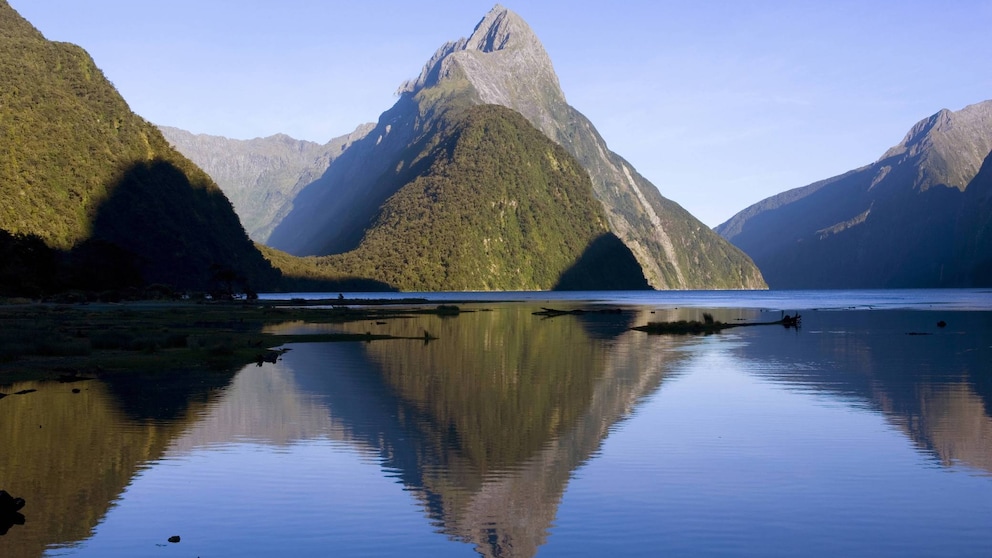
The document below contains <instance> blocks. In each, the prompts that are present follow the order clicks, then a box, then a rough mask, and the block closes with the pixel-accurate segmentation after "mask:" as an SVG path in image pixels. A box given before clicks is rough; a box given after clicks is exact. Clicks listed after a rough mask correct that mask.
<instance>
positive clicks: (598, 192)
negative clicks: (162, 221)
mask: <svg viewBox="0 0 992 558" xmlns="http://www.w3.org/2000/svg"><path fill="white" fill-rule="evenodd" d="M477 105H500V106H503V107H506V108H509V109H512V110H514V111H516V112H519V113H520V114H521V115H523V116H524V117H525V118H526V120H527V121H528V122H529V123H530V124H531V125H532V126H533V127H535V128H536V129H537V130H539V131H540V132H541V133H543V134H544V135H546V136H547V137H548V138H550V139H551V140H553V141H554V142H556V143H557V144H559V145H560V146H561V147H563V148H564V149H565V151H566V152H567V153H568V155H569V156H570V157H574V158H575V159H576V160H577V161H578V162H579V164H581V166H582V168H584V169H585V171H586V173H587V174H588V176H589V178H590V179H591V182H590V185H591V189H592V195H593V196H594V197H595V199H596V200H598V203H599V204H600V205H601V207H602V215H604V218H605V226H606V230H605V231H603V232H609V233H611V234H612V235H614V236H615V237H616V238H619V240H620V241H621V242H620V243H613V242H610V243H609V244H610V245H611V246H619V245H621V244H622V245H623V250H621V251H620V252H621V254H620V256H619V257H621V259H623V258H625V257H626V255H625V253H626V252H629V253H631V254H633V257H634V258H635V259H636V261H637V262H638V265H639V267H640V268H641V270H642V274H643V276H644V277H646V279H647V281H648V283H649V284H650V285H651V286H653V287H655V288H673V289H691V288H697V289H711V288H726V289H740V288H763V287H764V286H765V283H764V281H763V280H762V278H761V274H760V272H759V271H758V270H757V268H756V267H755V266H754V265H753V263H752V262H751V261H750V259H749V258H748V257H747V256H745V255H744V254H743V253H742V252H741V251H740V250H738V249H736V248H735V247H733V246H732V245H731V244H730V243H728V242H726V241H725V240H724V239H722V238H720V237H719V236H718V235H717V234H715V233H714V232H713V231H712V230H711V229H709V228H708V227H706V226H705V225H703V224H702V223H701V222H699V221H698V220H697V219H695V218H694V217H692V215H690V214H689V213H688V212H686V211H685V210H684V209H682V208H681V207H679V206H678V205H677V204H675V203H673V202H671V201H669V200H667V199H665V198H664V197H662V196H661V195H660V194H659V193H658V190H657V188H655V187H654V186H653V185H652V184H651V183H649V182H648V181H647V180H645V179H644V178H643V177H641V176H640V175H639V174H637V172H636V170H634V169H633V168H632V167H631V166H630V164H629V163H627V162H626V161H624V160H623V159H622V158H621V157H619V156H618V155H616V154H614V153H612V152H611V151H609V150H608V149H607V147H606V144H605V142H604V141H603V139H602V138H601V137H600V136H599V134H598V133H597V132H596V130H595V128H594V127H593V125H592V124H591V123H590V122H589V121H588V119H586V118H585V117H584V116H583V115H582V114H580V113H579V112H578V111H576V110H575V109H574V108H572V107H571V106H569V105H568V103H567V102H566V101H565V96H564V93H563V92H562V91H561V88H560V87H559V84H558V79H557V76H556V75H555V73H554V69H553V67H552V65H551V61H550V59H549V58H548V55H547V53H546V52H545V51H544V48H543V47H542V45H541V43H540V41H539V40H538V39H537V37H536V36H535V35H534V33H533V32H532V31H531V29H530V28H529V27H528V25H527V24H526V23H525V22H524V21H523V20H522V19H521V18H520V17H519V16H517V15H516V14H515V13H513V12H511V11H509V10H507V9H505V8H503V7H501V6H496V7H495V8H494V9H493V10H492V11H490V12H489V14H487V15H486V16H485V18H484V19H483V20H482V21H481V22H480V23H479V24H478V25H477V26H476V28H475V31H474V32H473V33H472V35H471V36H470V37H469V38H468V39H460V40H459V41H456V42H452V43H448V44H446V45H444V46H442V47H441V48H440V49H439V50H438V51H437V53H435V55H434V56H433V57H432V58H431V60H430V61H429V62H428V63H427V64H426V65H425V66H424V68H423V70H422V72H421V74H420V76H419V77H418V78H417V79H414V80H411V81H410V82H408V83H405V84H403V85H402V86H401V87H400V90H399V100H398V101H397V102H396V104H395V105H394V106H393V107H392V108H391V109H389V110H388V111H386V112H385V113H383V114H382V116H381V117H380V119H379V121H378V123H377V124H376V125H375V126H374V127H373V128H372V129H371V130H368V129H367V128H360V129H359V130H358V131H356V133H355V134H353V135H352V136H351V137H349V138H347V139H344V140H341V139H339V140H337V141H338V142H339V143H338V145H341V146H342V148H343V149H341V151H340V152H337V151H336V150H332V151H334V154H335V156H334V157H333V158H331V157H330V156H325V155H324V154H323V153H326V150H325V151H321V149H323V148H321V149H317V150H316V151H315V152H312V153H311V155H316V157H315V158H314V160H315V161H319V164H315V165H312V166H310V165H309V164H303V165H302V166H300V167H298V168H301V169H305V170H304V172H305V173H310V175H307V176H302V175H301V178H299V179H297V180H295V181H294V180H293V176H295V175H293V174H292V172H289V166H288V165H285V164H283V163H282V162H275V163H274V168H275V169H277V170H274V171H272V173H271V174H280V173H283V171H285V173H284V175H283V178H282V179H280V180H278V181H277V180H270V179H269V178H266V177H264V176H263V175H265V174H267V173H269V171H268V170H266V169H263V168H262V167H259V168H257V169H255V170H253V171H251V172H250V173H248V175H246V176H245V177H243V178H239V179H238V182H239V184H240V185H241V186H239V187H240V188H243V189H261V191H258V192H257V193H255V194H253V195H251V196H249V197H250V198H252V199H254V200H266V199H269V198H270V197H275V198H278V200H279V201H278V204H279V207H280V209H279V210H277V211H271V212H268V213H266V214H265V215H259V214H258V212H254V210H251V209H247V208H246V209H241V207H242V206H241V204H240V203H239V202H238V201H237V200H238V198H239V194H237V193H235V192H233V190H231V189H229V190H228V191H229V192H231V194H230V195H231V197H232V198H233V199H235V204H236V207H239V212H240V213H241V215H242V218H243V219H244V220H245V221H246V222H248V223H250V224H249V230H251V231H252V232H253V235H255V238H256V239H265V242H266V243H267V244H268V245H269V246H272V247H274V248H277V249H280V250H285V251H287V252H289V253H291V254H296V255H309V256H329V255H340V257H334V258H325V259H321V260H320V264H319V265H321V266H323V267H325V268H327V269H330V268H333V267H335V266H345V267H343V268H337V270H338V271H341V272H345V273H349V274H354V273H357V272H358V271H357V270H361V273H366V272H368V273H374V274H375V275H374V276H373V278H375V279H379V280H386V278H387V277H392V275H390V274H383V273H380V270H382V269H385V268H401V267H406V266H407V264H406V263H405V259H406V258H407V256H408V254H406V253H400V252H398V251H396V250H392V251H387V252H383V251H380V250H378V249H377V250H376V251H375V253H376V254H377V257H384V258H392V259H387V260H377V261H376V263H375V266H374V268H370V267H369V265H367V264H368V262H365V263H363V264H362V265H358V262H359V261H360V260H361V258H360V257H358V254H362V253H369V252H368V248H367V246H365V243H368V242H373V241H374V242H377V243H378V242H381V240H375V239H382V238H383V237H384V235H386V233H384V232H382V231H379V230H378V227H381V226H383V225H384V224H385V223H386V222H388V221H389V219H394V220H396V219H399V220H403V219H413V220H416V219H417V218H418V217H417V216H416V215H408V216H402V217H398V214H397V213H396V211H398V207H397V205H396V204H395V203H392V204H390V200H391V198H393V197H394V196H396V195H397V194H398V193H399V192H401V191H403V189H404V188H405V187H407V186H408V185H409V184H410V183H411V181H413V180H416V179H418V178H426V177H428V175H430V174H431V173H433V172H434V170H435V169H433V168H432V167H433V165H434V164H435V162H436V161H437V160H438V159H436V158H437V157H440V156H442V155H445V154H443V153H441V152H438V151H437V150H434V149H432V148H431V147H432V146H435V145H437V144H440V143H442V142H447V141H450V140H451V138H449V137H447V136H445V133H446V132H447V131H448V130H450V129H452V126H454V127H456V128H457V124H455V123H456V122H458V121H460V119H461V118H463V117H464V115H465V114H466V113H465V111H466V110H468V109H469V108H470V107H473V106H477ZM475 118H476V119H478V118H479V117H478V115H476V117H475ZM499 118H501V119H504V120H505V118H504V116H499ZM166 133H167V134H169V135H170V137H176V138H177V139H176V140H175V141H174V142H173V143H174V145H176V147H177V148H179V149H180V150H183V151H184V152H185V153H186V154H187V155H188V156H189V157H190V158H191V159H193V160H194V161H196V162H197V163H198V164H200V165H202V166H203V167H204V168H206V169H208V170H210V169H212V168H227V169H232V168H235V167H237V166H238V163H237V161H247V160H256V159H259V155H258V153H257V152H253V151H251V150H250V149H249V150H248V151H245V152H240V153H238V154H235V155H233V156H232V157H233V160H232V161H230V162H223V161H220V160H218V159H212V157H213V155H211V149H212V148H205V147H202V146H201V147H197V146H196V145H195V143H190V142H187V141H183V140H182V139H181V136H182V134H181V132H172V131H169V130H168V129H167V130H166ZM218 141H219V140H218ZM265 141H266V142H267V143H266V145H271V144H272V143H274V142H275V141H277V140H274V139H273V138H269V139H267V140H265ZM287 142H288V140H287ZM217 145H220V143H217ZM237 145H238V146H239V147H238V149H240V148H241V147H252V146H248V145H247V144H237ZM310 147H313V146H310ZM488 148H491V149H493V150H495V151H494V152H493V153H492V154H489V155H485V156H486V157H489V156H490V155H498V154H500V153H501V152H502V151H503V150H504V149H505V147H504V146H501V145H495V144H494V145H491V146H488ZM265 149H268V147H266V148H265ZM510 151H512V149H510ZM302 152H303V151H302V150H301V153H302ZM318 152H319V153H318ZM448 155H450V154H448ZM478 155H480V156H483V154H481V153H478ZM263 157H264V155H263ZM325 160H326V161H327V162H328V165H327V167H326V171H325V172H324V174H323V175H322V176H321V177H320V178H319V179H317V180H314V181H313V182H311V183H310V184H308V185H305V186H304V185H303V183H304V182H306V181H307V180H309V176H311V175H312V174H313V173H314V172H316V169H319V168H320V167H321V166H323V162H324V161H325ZM563 160H564V159H563ZM494 161H495V162H494V164H495V165H496V167H495V168H496V169H500V168H501V167H505V166H508V165H512V164H516V162H515V161H512V160H510V159H506V160H500V159H499V158H498V157H497V159H495V160H494ZM518 171H519V169H507V172H508V173H509V174H519V173H518ZM211 172H214V171H211ZM229 174H230V175H231V176H233V175H234V173H229ZM525 174H526V173H525ZM222 175H223V172H220V171H217V172H215V174H214V176H215V177H217V180H218V181H219V182H220V183H221V185H222V186H225V183H227V178H224V177H223V176H222ZM531 178H536V177H531ZM277 182H278V184H277ZM290 184H292V185H291V186H290ZM544 186H545V185H544V184H543V183H541V182H533V183H529V185H526V187H525V188H523V189H522V190H520V191H521V192H524V191H526V190H527V189H528V188H529V189H535V191H536V189H540V188H543V187H544ZM225 187H226V186H225ZM231 188H232V189H233V188H235V186H231ZM481 199H482V198H479V201H481ZM506 201H507V203H515V204H517V205H516V207H524V205H523V202H524V201H525V200H523V199H508V200H506ZM387 206H388V207H387ZM414 206H417V207H421V206H420V205H418V204H413V205H411V206H410V207H414ZM478 209H479V210H480V212H479V215H485V214H487V213H486V211H483V210H487V209H491V208H484V207H481V206H480V207H479V208H478ZM560 209H561V208H559V207H558V206H556V205H554V204H552V205H550V206H547V207H546V208H545V213H544V215H543V216H542V217H541V219H542V220H545V219H546V220H549V221H553V220H558V221H561V220H562V219H565V218H566V217H565V216H566V213H560V212H559V210H560ZM287 210H288V211H287ZM438 216H439V215H437V214H435V217H438ZM387 217H388V218H387ZM449 217H451V216H450V215H449V216H448V217H446V218H445V219H447V222H449V223H450V224H453V221H451V220H450V219H449ZM491 225H495V223H492V222H490V223H486V224H485V226H491ZM460 226H461V227H462V228H461V229H460V232H459V229H458V228H457V227H456V229H455V230H456V233H455V237H457V238H469V237H473V236H478V235H477V234H476V232H474V231H472V230H470V228H469V227H468V224H467V223H462V224H461V225H460ZM474 226H475V227H478V226H480V225H479V224H476V225H474ZM269 231H271V233H270V232H269ZM393 232H394V233H395V231H393ZM463 233H464V234H463ZM386 236H388V235H386ZM393 238H396V237H395V236H394V237H393ZM598 246H599V247H598V248H597V251H599V250H602V246H601V245H598ZM449 248H450V247H448V246H437V245H431V246H430V249H431V250H433V251H432V252H430V253H423V254H421V255H420V257H421V258H422V259H421V260H420V261H435V262H440V263H439V265H441V266H443V267H446V268H452V267H455V266H458V265H461V262H459V263H456V262H454V261H452V260H450V259H449V258H451V257H456V256H455V255H454V254H452V253H447V254H446V253H444V252H445V251H446V250H448V249H449ZM580 252H585V250H580ZM481 253H483V252H481V251H480V250H478V249H477V250H474V251H471V252H468V253H463V254H460V255H458V256H457V257H459V258H469V259H471V258H474V257H475V255H476V254H481ZM349 254H352V255H349ZM531 260H533V257H532V258H531ZM470 263H472V262H466V263H465V265H469V264H470ZM490 263H492V262H490ZM474 264H478V265H481V261H480V262H474ZM519 265H520V263H519V262H516V261H510V260H505V261H501V262H499V264H498V266H499V267H501V268H505V269H514V268H516V267H518V266H519ZM354 266H357V267H354ZM524 267H526V266H524ZM499 283H500V284H504V283H502V282H499ZM414 284H420V283H417V282H413V283H407V282H402V283H400V284H398V285H397V286H399V287H401V288H410V287H412V285H414ZM428 284H432V285H437V288H445V289H447V288H456V285H457V288H492V287H491V286H488V285H490V283H478V284H463V283H434V282H431V281H429V282H428ZM554 284H557V280H553V281H552V282H551V283H550V284H548V283H547V282H546V281H545V282H541V283H539V284H534V283H531V282H530V281H529V280H524V279H521V281H520V282H519V284H517V285H516V286H515V287H516V288H525V287H526V288H550V287H551V286H552V285H554ZM611 286H613V285H610V284H600V285H598V288H610V287H611ZM507 288H509V286H508V287H507ZM614 288H615V286H614Z"/></svg>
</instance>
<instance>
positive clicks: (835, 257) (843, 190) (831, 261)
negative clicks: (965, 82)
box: [716, 101, 992, 288]
mask: <svg viewBox="0 0 992 558" xmlns="http://www.w3.org/2000/svg"><path fill="white" fill-rule="evenodd" d="M990 151H992V101H985V102H982V103H978V104H975V105H971V106H969V107H966V108H964V109H962V110H960V111H957V112H951V111H948V110H941V111H940V112H938V113H936V114H934V115H933V116H931V117H929V118H926V119H924V120H921V121H920V122H919V123H917V124H916V125H915V126H913V128H912V129H911V130H910V131H909V133H908V134H906V137H905V138H904V139H903V141H902V142H900V143H899V144H898V145H896V146H895V147H893V148H891V149H889V150H888V151H887V152H886V153H885V154H884V155H882V157H881V158H880V159H878V161H876V162H875V163H873V164H871V165H868V166H865V167H862V168H860V169H856V170H853V171H850V172H847V173H845V174H843V175H840V176H836V177H833V178H829V179H827V180H823V181H820V182H817V183H814V184H811V185H809V186H805V187H803V188H797V189H795V190H790V191H788V192H784V193H782V194H779V195H777V196H773V197H771V198H768V199H766V200H763V201H761V202H759V203H757V204H755V205H753V206H751V207H749V208H747V209H745V210H744V211H742V212H740V213H738V214H737V215H735V216H734V217H733V218H731V219H730V220H729V221H727V222H726V223H724V224H722V225H720V226H719V227H717V229H716V230H717V231H718V232H719V233H720V234H721V235H723V236H724V237H725V238H727V239H728V240H730V241H731V242H733V243H734V244H735V245H737V246H738V247H740V248H741V249H743V250H744V251H745V252H747V253H748V254H749V255H750V256H751V257H752V258H753V259H754V261H755V263H757V264H758V266H759V267H760V268H761V270H762V273H763V274H764V276H765V278H766V279H767V281H768V283H769V285H771V286H772V287H773V288H885V287H890V288H891V287H970V286H985V285H992V258H990V256H989V255H988V251H987V250H985V248H987V247H989V246H990V244H992V232H990V230H989V219H988V217H987V215H988V213H987V210H988V208H989V202H988V196H989V194H988V192H989V190H990V186H989V184H990V180H989V176H990V172H989V169H990V168H992V164H990V162H989V156H990ZM983 250H984V251H983Z"/></svg>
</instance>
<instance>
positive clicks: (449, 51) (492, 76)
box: [397, 4, 565, 116]
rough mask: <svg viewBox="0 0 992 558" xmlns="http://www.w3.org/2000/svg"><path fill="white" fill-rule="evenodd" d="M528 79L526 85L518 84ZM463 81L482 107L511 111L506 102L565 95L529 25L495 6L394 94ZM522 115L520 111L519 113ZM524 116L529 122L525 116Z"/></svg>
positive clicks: (509, 104)
mask: <svg viewBox="0 0 992 558" xmlns="http://www.w3.org/2000/svg"><path fill="white" fill-rule="evenodd" d="M520 76H528V80H527V81H528V83H527V84H523V83H520ZM458 78H464V79H467V80H468V81H469V82H470V83H471V84H472V85H473V86H474V87H475V89H476V90H477V92H478V94H479V96H480V98H481V101H482V102H483V103H486V104H496V105H503V106H510V107H512V106H514V104H515V103H513V102H512V101H513V100H512V99H511V98H509V97H508V95H509V94H510V92H513V91H515V90H519V91H516V92H517V93H518V95H515V96H532V95H534V94H538V95H539V96H540V97H547V96H549V95H550V96H552V97H554V98H555V99H556V100H560V101H562V102H564V99H565V95H564V93H562V91H561V87H560V86H559V84H558V76H557V74H555V70H554V67H553V66H552V64H551V58H550V57H549V56H548V53H547V52H546V51H545V50H544V45H542V44H541V41H540V40H539V39H538V38H537V35H536V34H535V33H534V31H533V30H531V28H530V25H528V24H527V22H526V21H524V19H523V18H522V17H520V16H519V15H517V14H516V13H515V12H513V11H511V10H509V9H507V8H504V7H503V6H502V5H500V4H496V6H494V7H493V9H491V10H490V11H489V13H487V14H486V15H485V17H483V18H482V21H480V22H479V23H478V25H476V26H475V29H474V30H473V31H472V34H471V35H470V36H469V37H468V38H467V39H466V38H462V39H459V40H457V41H454V42H448V43H445V44H444V45H443V46H442V47H441V48H439V49H438V50H437V51H436V52H435V53H434V56H432V57H431V59H430V61H428V62H427V64H426V65H425V66H424V68H423V70H422V71H421V72H420V76H419V77H418V78H417V79H415V80H410V81H407V82H405V83H403V84H402V85H401V86H400V88H399V90H398V91H397V93H399V94H403V93H412V94H416V93H417V92H419V91H420V90H422V89H425V88H428V87H432V86H434V85H437V84H439V83H441V82H443V81H446V80H449V79H458ZM524 112H525V111H524ZM525 116H531V115H528V114H526V112H525Z"/></svg>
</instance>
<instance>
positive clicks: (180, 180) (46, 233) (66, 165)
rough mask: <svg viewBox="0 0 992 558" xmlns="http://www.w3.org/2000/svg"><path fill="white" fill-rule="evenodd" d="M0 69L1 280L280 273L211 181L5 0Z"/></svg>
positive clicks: (176, 281)
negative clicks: (270, 263)
mask: <svg viewBox="0 0 992 558" xmlns="http://www.w3.org/2000/svg"><path fill="white" fill-rule="evenodd" d="M0 75H2V76H3V78H2V79H0V145H2V149H0V254H2V255H3V256H4V257H3V261H0V267H2V268H0V280H3V281H4V284H3V285H0V290H4V291H17V290H19V289H20V288H21V287H25V286H32V285H33V287H32V288H37V290H39V291H45V290H47V289H64V288H69V287H74V288H87V289H101V288H107V289H109V288H117V287H128V286H138V285H140V284H142V283H144V284H147V283H165V284H169V285H172V286H173V287H176V288H195V289H207V288H210V287H211V285H212V284H214V283H215V282H216V281H215V279H216V277H217V276H218V274H224V275H226V276H227V277H229V278H234V277H240V278H244V279H246V280H248V281H249V282H251V283H252V284H253V285H254V286H255V288H260V287H265V286H268V285H271V284H272V283H273V282H274V281H276V280H277V279H278V272H276V271H275V270H274V269H273V268H272V267H271V266H270V265H269V263H268V262H267V261H266V260H265V259H264V258H263V257H262V255H261V253H260V252H259V251H258V250H257V249H256V248H255V246H254V245H253V244H252V242H251V241H250V240H249V239H248V236H247V235H246V234H245V232H244V229H243V228H242V227H241V224H240V222H239V221H238V217H237V215H236V214H235V213H234V210H233V208H232V207H231V204H230V202H229V201H228V200H227V198H226V197H224V194H223V193H222V192H221V190H220V189H219V188H218V187H217V186H216V185H215V184H214V183H213V181H212V180H211V179H210V178H209V177H208V176H207V175H206V174H205V173H204V172H203V171H201V170H200V169H198V168H197V167H196V166H195V165H193V164H192V163H191V162H190V161H189V160H187V159H186V158H185V157H183V156H182V155H180V154H179V153H178V152H176V151H175V150H174V149H172V148H171V147H170V146H169V144H168V143H167V142H166V141H165V138H163V137H162V134H161V133H159V131H158V130H157V129H156V128H155V127H154V126H152V125H151V124H149V123H148V122H146V121H144V120H143V119H141V118H140V117H138V116H137V115H135V114H134V113H133V112H131V110H130V108H129V107H128V105H127V103H126V102H125V101H124V100H123V99H122V98H121V96H120V94H119V93H118V92H117V90H116V89H114V87H113V85H112V84H111V83H110V82H109V81H108V80H107V79H106V77H105V76H104V75H103V73H102V72H101V71H100V69H99V68H97V67H96V65H95V64H94V62H93V60H92V59H91V58H90V56H89V55H88V54H87V53H86V52H85V51H84V50H83V49H81V48H80V47H78V46H75V45H72V44H68V43H56V42H50V41H48V40H46V39H45V37H44V36H43V35H42V34H41V33H40V32H38V30H36V29H35V28H34V27H33V26H32V25H31V24H30V23H28V22H27V21H26V20H24V19H23V18H22V17H21V16H20V15H19V14H18V13H17V12H16V11H15V10H14V9H13V8H11V7H10V6H9V5H8V4H7V2H6V1H5V0H0ZM53 272H54V273H55V274H57V276H55V277H52V276H51V275H52V273H53ZM8 287H9V288H8Z"/></svg>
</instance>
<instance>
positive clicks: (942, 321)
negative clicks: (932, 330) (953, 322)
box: [937, 320, 947, 327]
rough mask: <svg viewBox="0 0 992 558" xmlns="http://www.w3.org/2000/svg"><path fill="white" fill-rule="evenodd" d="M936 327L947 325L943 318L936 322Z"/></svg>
mask: <svg viewBox="0 0 992 558" xmlns="http://www.w3.org/2000/svg"><path fill="white" fill-rule="evenodd" d="M937 327H947V322H945V321H944V320H940V321H939V322H937Z"/></svg>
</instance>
